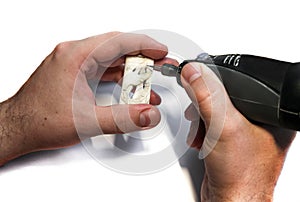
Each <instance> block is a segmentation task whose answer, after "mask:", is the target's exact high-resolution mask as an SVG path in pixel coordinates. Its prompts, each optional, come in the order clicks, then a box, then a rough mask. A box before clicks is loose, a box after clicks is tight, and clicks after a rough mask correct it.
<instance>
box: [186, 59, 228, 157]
mask: <svg viewBox="0 0 300 202" xmlns="http://www.w3.org/2000/svg"><path fill="white" fill-rule="evenodd" d="M181 75H182V77H181V81H182V84H183V86H184V88H185V90H186V92H187V94H188V95H189V97H190V98H191V100H192V102H193V104H194V106H195V107H196V109H197V110H198V113H199V115H200V116H201V118H202V119H203V121H204V123H205V128H206V135H205V140H204V143H203V146H202V149H201V150H202V155H203V156H202V157H203V158H204V157H205V156H206V155H208V153H209V152H210V151H211V150H212V149H213V148H214V146H215V144H216V142H217V141H218V139H219V138H220V136H221V133H222V131H223V127H224V124H225V119H226V113H227V112H228V109H229V108H231V107H232V106H231V104H230V103H231V102H230V100H229V98H228V95H227V93H226V91H225V88H224V86H223V84H222V82H221V81H220V80H219V78H218V77H217V76H216V74H215V73H214V72H213V71H212V70H211V69H210V68H209V67H207V66H206V65H205V64H202V63H198V62H197V63H189V64H187V65H186V66H185V67H184V68H183V69H182V73H181ZM201 150H200V155H201ZM200 157H201V156H200Z"/></svg>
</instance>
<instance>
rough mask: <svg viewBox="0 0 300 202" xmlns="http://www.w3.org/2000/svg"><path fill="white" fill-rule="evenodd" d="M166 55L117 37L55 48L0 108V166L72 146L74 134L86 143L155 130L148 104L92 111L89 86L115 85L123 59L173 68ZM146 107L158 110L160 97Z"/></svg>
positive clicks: (130, 37)
mask: <svg viewBox="0 0 300 202" xmlns="http://www.w3.org/2000/svg"><path fill="white" fill-rule="evenodd" d="M167 52H168V50H167V47H166V46H164V45H162V44H160V43H158V42H156V41H155V40H153V39H151V38H149V37H147V36H145V35H138V34H123V33H118V32H112V33H107V34H103V35H99V36H95V37H91V38H87V39H84V40H80V41H70V42H64V43H61V44H59V45H57V47H56V48H55V49H54V51H53V52H52V53H51V54H50V55H49V56H48V57H47V58H46V59H45V60H44V61H43V62H42V64H41V65H40V66H39V67H38V69H37V70H36V71H35V72H34V73H33V75H32V76H31V77H30V78H29V80H28V81H27V82H26V83H25V84H24V85H23V86H22V88H21V89H20V90H19V92H18V93H17V94H16V95H15V96H13V97H12V98H10V99H9V100H7V101H5V102H3V103H1V105H0V165H1V164H4V163H5V162H7V161H8V160H10V159H13V158H15V157H17V156H20V155H22V154H25V153H29V152H32V151H36V150H46V149H56V148H60V147H66V146H70V145H73V144H76V143H78V142H80V139H79V137H78V135H77V133H82V134H81V135H82V136H81V137H83V136H84V137H91V136H93V135H98V134H105V133H109V134H115V133H126V132H131V131H135V130H142V129H148V128H151V127H154V126H155V125H157V124H158V123H159V121H160V113H159V111H158V109H157V108H155V107H154V106H152V105H149V104H140V105H130V106H129V105H114V106H96V104H95V96H94V93H93V89H91V88H90V87H89V85H88V82H91V81H96V82H97V84H98V82H99V79H101V80H102V81H115V82H118V81H119V80H120V79H121V77H122V74H123V66H124V58H125V55H137V54H142V55H144V56H146V57H149V58H152V59H154V60H155V61H156V62H157V63H165V62H169V63H176V61H174V60H170V59H166V58H165V56H166V55H167ZM150 102H151V103H152V104H159V103H160V97H159V96H158V95H157V94H155V93H154V92H152V93H151V98H150ZM75 124H76V125H75ZM99 125H100V128H99Z"/></svg>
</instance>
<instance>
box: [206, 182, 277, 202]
mask: <svg viewBox="0 0 300 202" xmlns="http://www.w3.org/2000/svg"><path fill="white" fill-rule="evenodd" d="M263 186H264V188H262V189H259V188H257V187H254V188H253V187H252V188H251V187H250V186H248V185H245V186H244V187H231V188H229V187H228V188H223V189H215V188H212V187H208V186H202V191H201V201H203V202H206V201H210V202H214V201H217V202H227V201H228V202H229V201H230V202H235V201H237V202H248V201H251V202H255V201H257V202H258V201H259V202H260V201H264V202H271V201H273V192H274V186H268V185H265V184H264V185H263Z"/></svg>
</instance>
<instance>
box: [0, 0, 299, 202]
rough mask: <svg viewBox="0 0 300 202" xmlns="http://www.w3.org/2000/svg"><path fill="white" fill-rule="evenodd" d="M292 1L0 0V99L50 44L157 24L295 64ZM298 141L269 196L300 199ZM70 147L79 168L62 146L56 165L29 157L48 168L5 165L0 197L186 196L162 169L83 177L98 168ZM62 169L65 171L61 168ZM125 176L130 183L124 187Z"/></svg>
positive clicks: (212, 49)
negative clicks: (137, 174)
mask: <svg viewBox="0 0 300 202" xmlns="http://www.w3.org/2000/svg"><path fill="white" fill-rule="evenodd" d="M298 5H299V3H298V2H297V1H289V0H285V1H275V0H273V1H267V0H265V1H262V0H252V1H248V2H245V1H238V0H235V1H231V0H229V1H214V0H210V1H200V0H198V1H192V0H184V1H177V2H176V1H162V0H160V1H156V0H152V1H136V0H134V1H130V0H128V1H116V0H109V1H91V0H84V1H83V0H82V1H76V0H74V1H62V0H48V1H33V0H27V1H21V0H10V1H1V3H0V26H1V28H0V59H1V63H0V100H1V101H2V100H5V99H7V98H8V97H10V96H12V95H13V94H14V93H15V92H16V91H17V90H18V89H19V88H20V86H21V85H22V84H23V83H24V82H25V81H26V80H27V79H28V77H29V76H30V75H31V73H32V72H33V71H34V70H35V69H36V67H37V66H38V65H39V64H40V63H41V62H42V60H43V59H44V58H45V57H46V56H47V55H48V54H49V53H50V52H51V51H52V49H53V48H54V47H55V45H56V44H57V43H59V42H61V41H66V40H75V39H81V38H85V37H88V36H92V35H96V34H101V33H104V32H108V31H112V30H119V31H134V30H140V29H164V30H169V31H173V32H176V33H179V34H181V35H184V36H186V37H188V38H190V39H191V40H193V41H194V42H196V43H197V44H198V45H199V46H200V47H201V48H202V49H203V50H204V51H206V52H208V53H210V54H226V53H247V54H254V55H261V56H266V57H271V58H276V59H280V60H286V61H291V62H297V61H300V54H299V48H300V40H299V36H300V29H299V19H300V12H299V7H298ZM299 139H300V138H298V137H297V138H296V140H295V142H294V143H293V145H292V147H291V149H290V152H289V155H288V158H287V160H286V164H285V167H284V170H283V173H282V175H281V177H280V180H279V182H278V185H277V188H276V192H275V201H300V196H299V194H298V193H299V189H300V188H299V186H298V181H299V180H300V173H299V171H300V165H299V155H300V142H299ZM73 149H74V150H76V149H77V150H76V159H77V160H78V150H79V151H80V152H81V155H82V156H81V157H82V158H79V159H81V160H82V163H83V165H85V167H80V169H79V168H78V167H74V166H72V163H70V162H72V158H73V157H74V158H75V153H74V156H72V155H68V156H64V154H65V153H64V150H62V151H57V152H56V153H54V154H53V153H52V154H51V155H53V159H55V158H56V155H61V156H63V159H64V160H65V161H62V162H58V163H57V162H55V163H56V164H53V162H54V160H51V158H49V159H47V160H45V159H39V158H34V157H33V159H35V160H36V161H38V162H39V163H40V165H47V166H48V167H49V165H50V166H52V167H51V168H52V169H51V170H49V169H47V170H46V169H45V170H43V169H41V168H40V167H36V166H31V164H30V163H29V164H28V163H27V164H26V163H24V165H23V164H21V165H22V166H24V167H23V168H20V165H15V166H14V165H12V166H11V171H7V170H5V171H2V172H1V171H0V187H1V189H0V200H1V201H17V200H20V199H24V200H26V201H29V200H31V201H41V200H45V199H49V201H54V200H56V201H72V200H73V201H74V200H75V201H77V200H78V201H79V200H86V201H114V200H113V199H115V200H116V199H117V198H118V197H119V199H120V198H123V199H124V201H143V200H144V201H148V200H149V201H151V200H156V201H159V200H158V197H157V196H158V195H160V196H162V197H161V201H166V200H168V199H173V201H188V200H189V199H188V198H184V197H185V196H186V195H185V194H187V193H188V191H187V190H185V188H184V186H185V184H183V185H178V186H174V183H173V182H172V180H170V181H162V180H161V179H164V178H163V177H166V176H167V175H168V174H167V172H164V174H157V175H150V176H147V177H145V178H143V179H141V178H137V177H130V176H124V175H119V174H115V173H113V172H110V171H103V172H104V173H103V174H102V175H101V173H98V174H97V175H96V174H94V176H96V177H95V178H94V179H95V181H93V180H91V179H90V178H89V179H87V178H88V177H91V176H90V175H88V173H93V172H94V173H97V166H95V165H94V166H91V165H92V164H93V162H89V163H87V162H86V161H85V158H86V157H87V156H88V155H87V154H85V153H84V152H85V151H84V150H83V149H82V148H80V147H78V148H76V147H75V148H73ZM72 151H73V150H67V151H66V152H68V154H72ZM51 155H50V156H51ZM84 162H85V163H84ZM95 164H96V163H95ZM249 164H251V162H249ZM89 166H91V167H89ZM61 167H63V168H64V169H65V170H67V171H61ZM170 169H174V170H176V169H177V168H170ZM20 170H23V171H22V172H21V171H20ZM99 170H103V168H102V169H99ZM25 175H26V176H25ZM47 176H48V177H47ZM87 176H88V177H87ZM171 177H172V176H171ZM171 177H170V178H168V179H172V178H171ZM101 179H103V180H101ZM128 182H131V184H130V186H132V185H133V184H135V186H134V187H132V188H131V187H130V186H128ZM150 182H151V183H152V184H149V183H150ZM178 183H180V181H178ZM143 187H144V188H143ZM158 187H159V189H158ZM168 187H172V188H171V189H168ZM160 188H162V189H161V190H160ZM163 188H164V189H163ZM136 190H137V191H136ZM180 192H182V193H183V194H182V195H180V194H178V193H180ZM172 193H173V198H172V196H171V195H172ZM134 196H136V197H134ZM155 196H156V197H155ZM174 196H175V197H174ZM142 197H143V198H144V199H142ZM176 197H177V198H176ZM180 197H181V198H180ZM41 198H44V199H41ZM3 199H4V200H3Z"/></svg>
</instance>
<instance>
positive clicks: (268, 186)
mask: <svg viewBox="0 0 300 202" xmlns="http://www.w3.org/2000/svg"><path fill="white" fill-rule="evenodd" d="M182 80H183V84H184V87H185V89H186V91H187V93H188V95H189V96H190V98H191V99H192V100H193V104H191V105H190V106H189V107H188V109H187V110H186V112H185V115H186V118H187V119H189V120H191V121H192V124H191V129H190V133H189V137H188V140H187V142H188V144H189V145H190V146H191V147H194V148H196V149H198V150H199V149H200V148H201V146H203V142H204V139H205V138H208V139H209V138H210V137H206V132H207V130H206V129H207V128H208V127H209V125H210V123H211V122H212V121H211V117H212V109H213V108H217V110H216V111H217V114H216V115H217V117H218V116H222V115H223V114H222V111H224V112H225V116H224V122H223V128H222V130H221V131H220V136H219V138H218V140H217V142H216V145H215V147H213V148H210V149H211V151H210V152H209V154H208V155H207V156H206V157H205V158H204V163H205V170H206V173H205V176H204V181H203V184H202V190H201V193H200V194H201V199H202V201H272V199H273V192H274V187H275V185H276V182H277V180H278V177H279V175H280V172H281V170H282V167H283V164H284V159H285V157H286V155H287V151H288V148H289V146H290V144H291V142H292V140H293V138H294V136H295V133H296V132H295V131H291V130H286V129H280V128H275V127H271V126H263V125H255V124H253V123H251V122H249V121H248V120H247V119H246V118H245V117H244V116H243V115H241V114H240V113H239V112H238V111H237V110H236V109H235V108H234V106H233V105H232V103H231V101H230V100H229V98H228V95H227V93H226V91H225V89H224V87H223V85H222V84H221V82H220V81H219V80H218V78H217V77H216V76H215V75H214V73H213V72H212V71H210V70H209V69H208V68H207V67H206V66H205V65H203V64H202V65H201V64H199V63H198V64H196V63H193V64H190V65H187V66H186V67H184V68H183V71H182ZM218 100H223V102H221V103H217V104H216V105H213V104H212V103H215V102H214V101H218ZM222 109H225V110H222ZM220 123H221V122H220Z"/></svg>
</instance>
